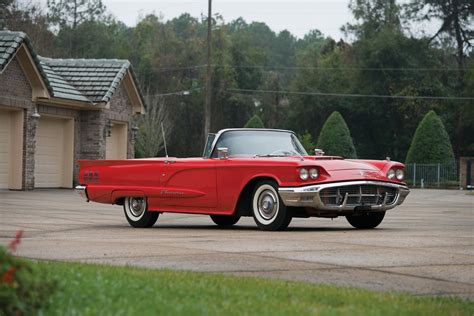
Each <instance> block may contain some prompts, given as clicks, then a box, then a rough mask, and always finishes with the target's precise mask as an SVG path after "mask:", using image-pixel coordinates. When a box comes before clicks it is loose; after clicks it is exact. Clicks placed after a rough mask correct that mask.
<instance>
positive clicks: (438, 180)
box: [405, 163, 459, 188]
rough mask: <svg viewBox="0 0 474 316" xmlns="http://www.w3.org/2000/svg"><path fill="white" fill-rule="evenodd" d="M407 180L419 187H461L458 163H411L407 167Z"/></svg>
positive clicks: (413, 185)
mask: <svg viewBox="0 0 474 316" xmlns="http://www.w3.org/2000/svg"><path fill="white" fill-rule="evenodd" d="M405 181H406V183H407V184H408V185H409V186H412V187H417V188H446V187H459V175H458V167H457V163H452V164H442V163H429V164H426V163H423V164H422V163H411V164H407V165H406V168H405Z"/></svg>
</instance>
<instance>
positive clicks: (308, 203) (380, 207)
mask: <svg viewBox="0 0 474 316" xmlns="http://www.w3.org/2000/svg"><path fill="white" fill-rule="evenodd" d="M362 186H375V187H377V192H379V189H378V188H379V187H381V188H383V189H391V190H392V191H393V192H394V194H395V196H393V197H391V198H390V202H389V203H388V193H382V194H378V193H377V194H378V195H377V194H375V193H372V194H363V193H362V191H361V193H354V194H352V193H347V192H346V193H345V194H344V195H341V196H340V197H339V198H338V199H336V200H339V201H340V203H336V204H337V205H334V204H329V205H328V204H325V203H324V202H323V200H322V196H321V191H323V190H325V189H337V188H348V187H351V188H352V187H353V188H354V189H355V188H361V187H362ZM360 190H362V189H360ZM338 192H339V191H338ZM278 193H279V194H280V196H281V198H282V200H283V203H284V204H285V205H286V206H296V207H308V208H314V209H317V210H321V211H335V212H336V213H337V212H344V211H357V210H361V211H386V210H389V209H392V208H394V207H395V206H397V205H400V204H402V203H403V201H404V200H405V198H406V196H407V195H408V193H410V190H409V189H408V188H407V187H406V186H404V185H400V184H395V183H389V182H383V181H346V182H336V183H324V184H315V185H308V186H304V187H281V188H279V189H278ZM364 197H371V198H374V199H375V200H376V201H379V202H377V203H375V204H374V203H372V204H370V205H368V204H365V203H364V200H363V199H364ZM354 198H355V199H358V202H357V203H354V202H353V201H354ZM349 200H351V201H352V202H350V201H349Z"/></svg>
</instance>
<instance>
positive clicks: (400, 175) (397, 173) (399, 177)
mask: <svg viewBox="0 0 474 316" xmlns="http://www.w3.org/2000/svg"><path fill="white" fill-rule="evenodd" d="M395 176H396V177H397V180H399V181H402V180H403V178H405V172H404V171H403V169H397V171H395Z"/></svg>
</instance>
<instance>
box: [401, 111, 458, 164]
mask: <svg viewBox="0 0 474 316" xmlns="http://www.w3.org/2000/svg"><path fill="white" fill-rule="evenodd" d="M406 163H445V164H454V153H453V147H452V146H451V141H450V140H449V135H448V133H447V132H446V129H445V128H444V124H443V122H442V121H441V119H440V118H439V117H438V115H436V113H435V112H434V111H429V112H428V113H427V114H426V115H425V117H424V118H423V119H422V120H421V122H420V124H419V125H418V127H417V129H416V131H415V135H414V136H413V139H412V141H411V146H410V149H409V150H408V154H407V158H406Z"/></svg>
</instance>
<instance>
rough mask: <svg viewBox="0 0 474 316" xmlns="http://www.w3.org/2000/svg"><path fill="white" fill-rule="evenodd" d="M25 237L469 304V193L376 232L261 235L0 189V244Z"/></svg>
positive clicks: (89, 258) (248, 228)
mask: <svg viewBox="0 0 474 316" xmlns="http://www.w3.org/2000/svg"><path fill="white" fill-rule="evenodd" d="M17 230H23V231H24V238H23V240H22V243H21V245H20V246H19V248H18V255H20V256H24V257H28V258H34V259H47V260H66V261H81V262H91V263H106V264H114V265H133V266H139V267H147V268H167V269H176V270H192V271H202V272H210V273H228V274H234V275H241V276H256V277H268V278H281V279H289V280H301V281H307V282H314V283H329V284H337V285H343V286H354V287H361V288H367V289H372V290H381V291H404V292H410V293H414V294H417V295H440V296H451V295H454V296H459V297H463V298H467V299H471V300H472V299H474V196H469V195H466V192H465V191H457V190H412V192H411V194H410V195H409V196H408V198H407V200H406V201H405V204H404V205H402V206H399V207H397V208H395V209H393V210H390V211H388V212H387V215H386V217H385V220H384V222H383V223H382V224H381V225H380V226H379V228H377V229H374V230H356V229H353V228H352V227H351V226H350V225H349V224H348V223H347V222H346V220H345V218H337V219H334V220H330V219H318V218H310V219H294V220H293V221H292V223H291V225H290V227H289V228H288V230H287V231H283V232H264V231H260V230H258V229H257V227H256V225H255V223H254V221H253V219H252V218H243V219H241V221H240V222H239V223H238V224H237V225H236V226H234V227H232V228H230V229H222V228H219V227H217V226H216V225H214V223H213V222H212V221H211V219H210V218H209V217H208V216H203V215H189V214H171V213H165V214H162V215H160V218H159V219H158V222H157V224H156V225H155V226H154V227H153V228H151V229H134V228H132V227H130V226H129V225H128V223H127V222H126V220H125V217H124V215H123V210H122V208H121V207H120V206H112V205H104V204H97V203H86V202H85V201H83V200H81V199H80V197H79V196H77V195H76V194H75V193H74V192H73V191H72V190H35V191H30V192H23V191H0V244H4V245H5V244H7V243H8V242H9V241H10V240H11V238H12V237H13V236H14V235H15V232H16V231H17Z"/></svg>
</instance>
